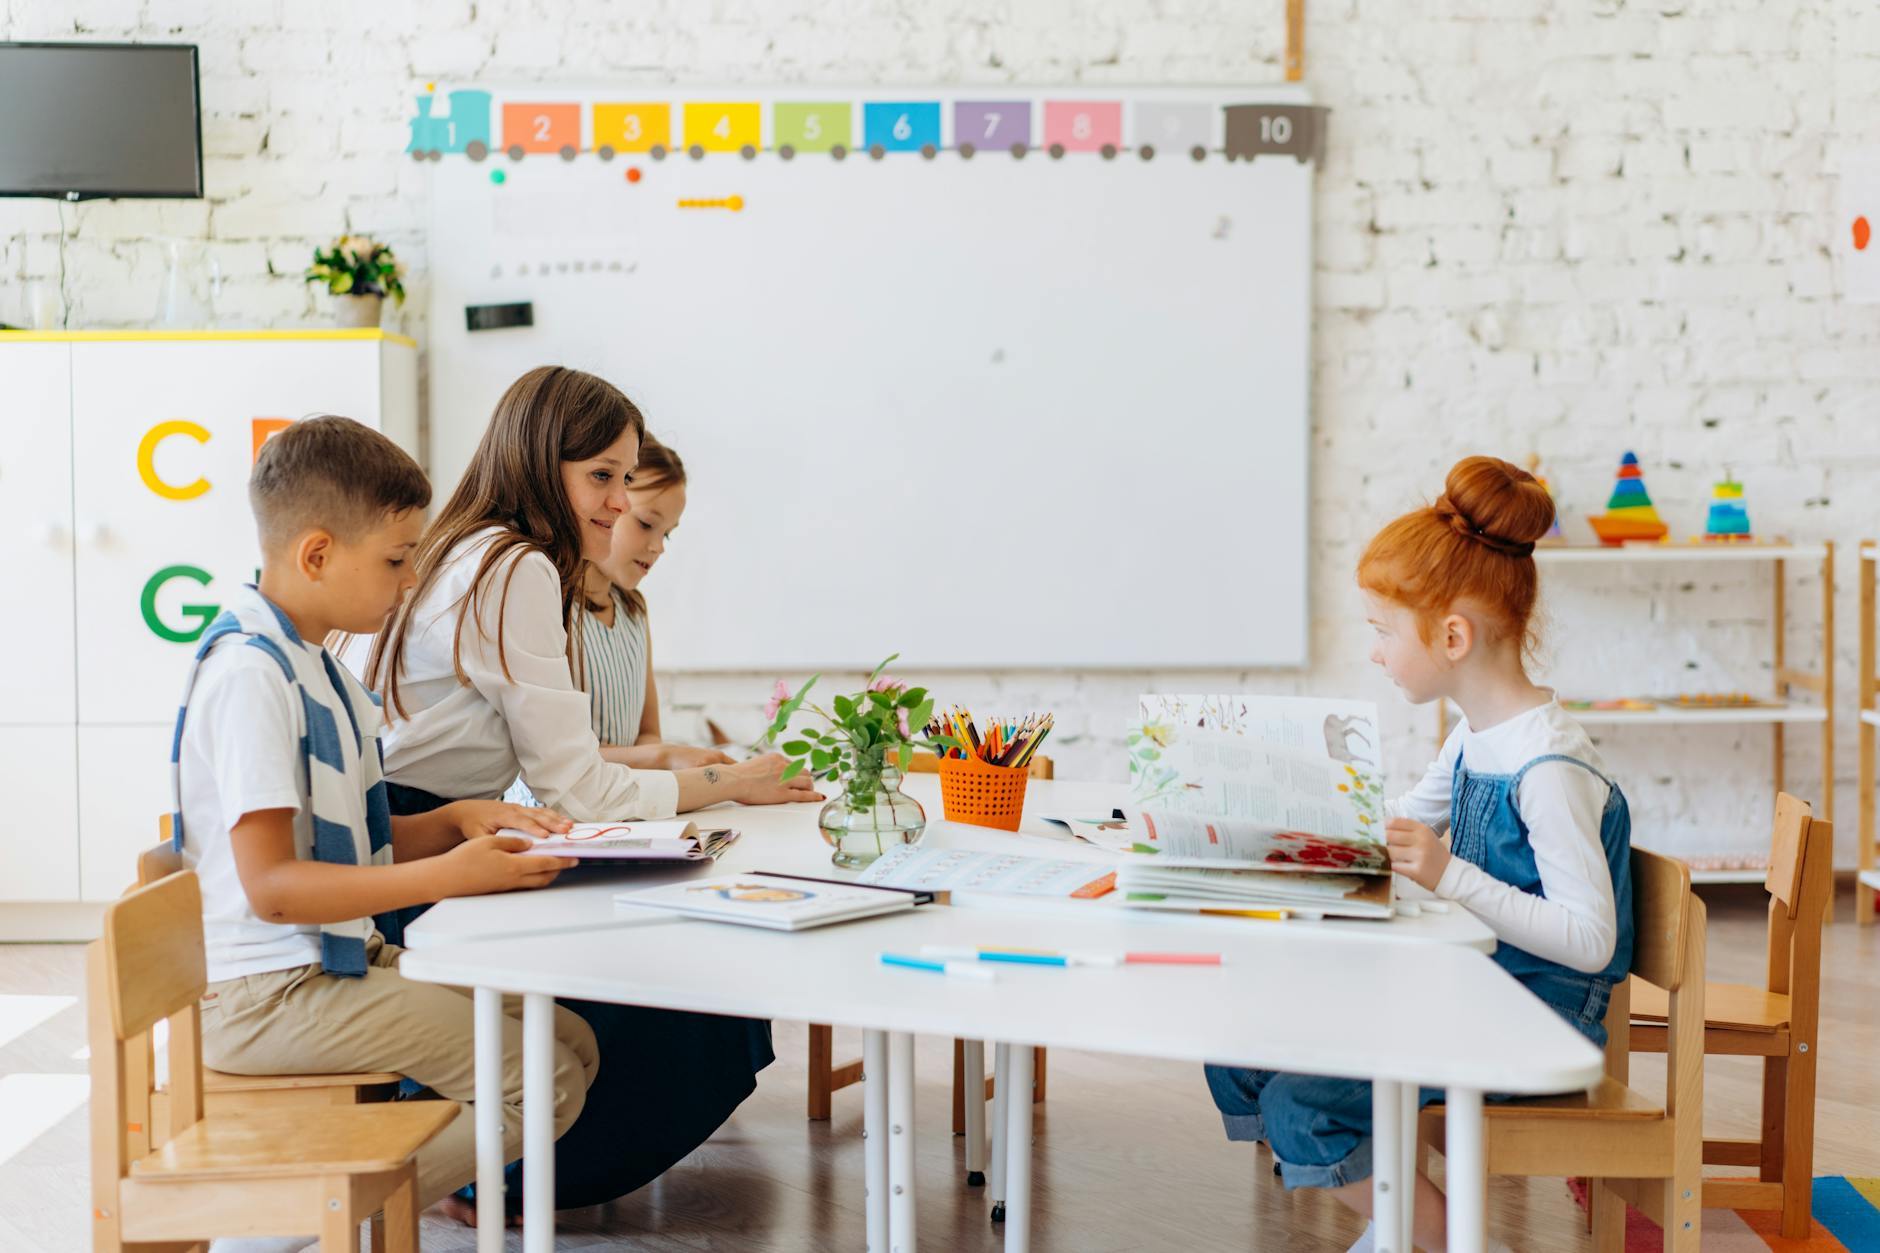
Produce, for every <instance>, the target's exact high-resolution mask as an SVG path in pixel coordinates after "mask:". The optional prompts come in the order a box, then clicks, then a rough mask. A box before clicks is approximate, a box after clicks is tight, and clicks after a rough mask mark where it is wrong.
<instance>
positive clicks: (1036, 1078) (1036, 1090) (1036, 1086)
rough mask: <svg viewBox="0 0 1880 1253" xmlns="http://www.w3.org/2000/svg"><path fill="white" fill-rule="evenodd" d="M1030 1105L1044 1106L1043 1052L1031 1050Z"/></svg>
mask: <svg viewBox="0 0 1880 1253" xmlns="http://www.w3.org/2000/svg"><path fill="white" fill-rule="evenodd" d="M1031 1103H1032V1104H1033V1105H1043V1104H1044V1050H1043V1049H1042V1048H1037V1049H1033V1050H1032V1059H1031Z"/></svg>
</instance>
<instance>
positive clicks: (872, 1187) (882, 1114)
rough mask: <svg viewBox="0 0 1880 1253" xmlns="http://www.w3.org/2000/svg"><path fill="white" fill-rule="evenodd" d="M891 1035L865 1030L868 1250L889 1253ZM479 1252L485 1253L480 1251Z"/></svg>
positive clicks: (864, 1158)
mask: <svg viewBox="0 0 1880 1253" xmlns="http://www.w3.org/2000/svg"><path fill="white" fill-rule="evenodd" d="M888 1073H889V1072H888V1036H887V1033H885V1032H881V1031H864V1032H862V1161H863V1171H864V1173H863V1180H864V1182H865V1183H866V1185H867V1194H866V1196H865V1198H864V1202H865V1203H864V1213H866V1214H867V1216H868V1253H888ZM477 1253H483V1251H482V1250H480V1249H479V1250H478V1251H477Z"/></svg>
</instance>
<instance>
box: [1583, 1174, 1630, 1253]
mask: <svg viewBox="0 0 1880 1253" xmlns="http://www.w3.org/2000/svg"><path fill="white" fill-rule="evenodd" d="M1586 1194H1587V1197H1586V1199H1587V1208H1586V1217H1587V1228H1588V1230H1590V1231H1591V1232H1592V1233H1593V1248H1594V1249H1596V1250H1599V1253H1608V1251H1610V1253H1623V1250H1624V1249H1625V1198H1624V1197H1622V1196H1620V1195H1619V1194H1618V1193H1616V1192H1614V1191H1613V1190H1612V1189H1611V1188H1610V1187H1608V1186H1607V1184H1606V1181H1605V1180H1604V1179H1588V1180H1587V1181H1586Z"/></svg>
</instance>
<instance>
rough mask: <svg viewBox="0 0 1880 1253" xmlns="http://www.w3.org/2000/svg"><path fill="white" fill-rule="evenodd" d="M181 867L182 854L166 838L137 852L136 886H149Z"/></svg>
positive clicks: (166, 819) (166, 820)
mask: <svg viewBox="0 0 1880 1253" xmlns="http://www.w3.org/2000/svg"><path fill="white" fill-rule="evenodd" d="M164 821H165V822H166V823H167V822H168V821H169V819H168V818H165V819H164ZM181 869H183V855H182V854H181V853H179V852H177V851H176V845H174V844H172V843H170V841H169V840H168V839H167V838H166V839H165V840H164V841H163V843H161V844H155V845H152V846H151V847H149V848H147V849H145V850H144V851H143V852H141V853H139V854H137V886H138V887H140V888H145V887H149V886H150V885H151V884H153V883H155V882H156V881H157V880H158V879H167V878H169V877H170V876H171V875H173V874H175V873H176V872H177V871H179V870H181Z"/></svg>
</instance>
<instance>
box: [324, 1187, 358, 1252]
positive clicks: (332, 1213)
mask: <svg viewBox="0 0 1880 1253" xmlns="http://www.w3.org/2000/svg"><path fill="white" fill-rule="evenodd" d="M320 1253H359V1214H358V1212H357V1211H356V1210H355V1209H354V1208H353V1181H352V1179H351V1178H350V1177H348V1176H346V1175H328V1176H326V1177H325V1178H323V1179H322V1180H320Z"/></svg>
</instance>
